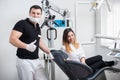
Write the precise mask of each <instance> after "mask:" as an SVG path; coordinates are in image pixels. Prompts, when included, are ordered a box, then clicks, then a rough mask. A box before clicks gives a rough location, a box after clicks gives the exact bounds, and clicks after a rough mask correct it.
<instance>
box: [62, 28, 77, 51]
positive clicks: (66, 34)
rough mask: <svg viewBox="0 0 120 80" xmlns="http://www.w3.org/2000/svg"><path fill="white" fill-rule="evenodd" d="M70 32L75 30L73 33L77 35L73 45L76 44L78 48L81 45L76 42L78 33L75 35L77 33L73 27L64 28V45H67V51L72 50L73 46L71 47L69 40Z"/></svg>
mask: <svg viewBox="0 0 120 80" xmlns="http://www.w3.org/2000/svg"><path fill="white" fill-rule="evenodd" d="M69 32H73V34H74V36H75V42H74V43H73V45H74V47H75V48H78V47H79V44H78V43H77V42H76V35H75V33H74V31H73V30H72V29H71V28H66V29H65V30H64V32H63V38H62V39H63V45H64V46H65V48H66V51H67V52H69V53H70V52H71V51H72V50H71V48H70V46H69V44H70V43H69V41H68V33H69Z"/></svg>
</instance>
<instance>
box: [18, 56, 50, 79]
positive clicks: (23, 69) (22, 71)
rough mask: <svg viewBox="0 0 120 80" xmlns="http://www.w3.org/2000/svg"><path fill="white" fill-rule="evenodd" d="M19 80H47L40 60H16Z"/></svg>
mask: <svg viewBox="0 0 120 80" xmlns="http://www.w3.org/2000/svg"><path fill="white" fill-rule="evenodd" d="M16 67H17V70H18V77H19V80H48V77H47V74H46V72H45V69H44V68H43V66H42V64H41V60H40V59H34V60H30V59H20V58H18V57H17V59H16Z"/></svg>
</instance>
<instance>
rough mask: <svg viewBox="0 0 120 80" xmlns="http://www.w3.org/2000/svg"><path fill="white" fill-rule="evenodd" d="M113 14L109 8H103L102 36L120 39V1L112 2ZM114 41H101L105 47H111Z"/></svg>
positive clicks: (114, 0) (104, 6)
mask: <svg viewBox="0 0 120 80" xmlns="http://www.w3.org/2000/svg"><path fill="white" fill-rule="evenodd" d="M110 4H111V10H112V11H111V12H109V11H108V10H107V6H106V5H103V6H102V7H101V34H102V35H107V36H111V37H113V38H114V37H117V38H118V37H120V0H110ZM113 42H114V40H110V39H101V43H102V45H104V46H110V45H111V44H113Z"/></svg>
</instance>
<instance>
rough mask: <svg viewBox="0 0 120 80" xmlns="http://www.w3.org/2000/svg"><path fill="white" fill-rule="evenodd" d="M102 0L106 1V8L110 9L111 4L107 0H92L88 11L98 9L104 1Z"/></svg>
mask: <svg viewBox="0 0 120 80" xmlns="http://www.w3.org/2000/svg"><path fill="white" fill-rule="evenodd" d="M104 1H106V5H107V8H108V10H109V11H111V6H110V1H109V0H95V1H94V2H92V7H91V9H90V11H91V10H97V9H99V8H100V7H101V6H102V4H103V3H104Z"/></svg>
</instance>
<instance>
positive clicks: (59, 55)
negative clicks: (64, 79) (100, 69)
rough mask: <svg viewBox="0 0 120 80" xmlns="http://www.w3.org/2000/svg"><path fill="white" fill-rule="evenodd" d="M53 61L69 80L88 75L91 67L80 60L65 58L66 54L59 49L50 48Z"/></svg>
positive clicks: (76, 79)
mask: <svg viewBox="0 0 120 80" xmlns="http://www.w3.org/2000/svg"><path fill="white" fill-rule="evenodd" d="M51 53H52V55H53V56H54V61H55V63H56V64H57V65H58V66H59V67H60V68H61V69H62V71H63V72H64V73H65V74H66V75H67V76H68V78H69V79H70V80H82V79H85V78H87V77H90V76H91V75H92V73H93V71H92V69H91V68H90V67H89V66H87V65H85V64H82V63H80V62H76V61H72V60H67V58H68V56H67V54H66V53H64V52H63V51H61V50H51Z"/></svg>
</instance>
